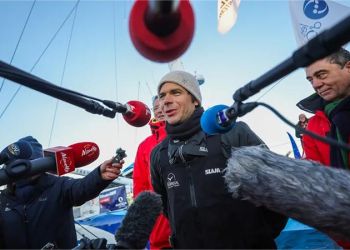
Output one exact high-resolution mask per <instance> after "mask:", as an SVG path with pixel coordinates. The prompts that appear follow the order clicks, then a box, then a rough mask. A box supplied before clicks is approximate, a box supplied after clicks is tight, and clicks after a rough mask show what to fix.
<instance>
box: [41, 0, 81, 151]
mask: <svg viewBox="0 0 350 250" xmlns="http://www.w3.org/2000/svg"><path fill="white" fill-rule="evenodd" d="M79 2H80V0H78V1H77V7H76V8H75V11H74V17H73V22H72V26H71V30H70V35H69V40H68V45H67V50H66V56H65V59H64V64H63V70H62V75H61V81H60V86H61V87H62V85H63V79H64V76H65V73H66V67H67V61H68V55H69V51H70V45H71V42H72V37H73V31H74V26H75V20H76V17H77V12H78V5H79ZM58 103H59V100H58V99H57V100H56V105H55V111H54V115H53V119H52V124H51V130H50V136H49V143H48V146H50V145H51V140H52V134H53V130H54V128H55V121H56V116H57V109H58Z"/></svg>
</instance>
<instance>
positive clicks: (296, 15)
mask: <svg viewBox="0 0 350 250" xmlns="http://www.w3.org/2000/svg"><path fill="white" fill-rule="evenodd" d="M289 9H290V13H291V18H292V25H293V28H294V34H295V38H296V41H297V43H298V45H299V46H301V45H304V44H305V43H306V42H307V41H309V40H310V39H312V38H313V37H315V36H316V35H318V34H319V33H320V32H321V31H323V30H324V29H327V28H330V27H332V26H333V25H335V24H336V23H338V22H339V21H341V20H342V19H344V18H345V17H347V16H349V15H350V7H348V6H345V5H342V4H339V3H336V2H334V1H331V0H289Z"/></svg>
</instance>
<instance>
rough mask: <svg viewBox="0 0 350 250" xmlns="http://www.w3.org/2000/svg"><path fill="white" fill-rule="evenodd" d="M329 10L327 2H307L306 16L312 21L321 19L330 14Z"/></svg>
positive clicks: (310, 0)
mask: <svg viewBox="0 0 350 250" xmlns="http://www.w3.org/2000/svg"><path fill="white" fill-rule="evenodd" d="M328 11H329V8H328V5H327V3H326V1H325V0H305V1H304V14H305V16H307V17H308V18H310V19H321V18H323V17H325V16H326V15H327V14H328Z"/></svg>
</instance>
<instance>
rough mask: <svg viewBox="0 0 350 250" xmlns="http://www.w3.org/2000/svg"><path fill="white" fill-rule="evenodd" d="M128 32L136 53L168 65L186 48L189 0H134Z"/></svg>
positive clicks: (189, 37) (189, 26)
mask: <svg viewBox="0 0 350 250" xmlns="http://www.w3.org/2000/svg"><path fill="white" fill-rule="evenodd" d="M129 33H130V37H131V41H132V42H133V44H134V46H135V48H136V50H137V51H138V52H139V53H140V54H141V55H143V56H144V57H146V58H147V59H149V60H151V61H155V62H170V61H173V60H175V59H176V58H178V57H180V56H181V55H182V54H183V53H184V52H185V51H186V50H187V48H188V47H189V45H190V43H191V41H192V38H193V34H194V13H193V10H192V7H191V4H190V1H189V0H180V1H176V0H168V1H159V0H136V1H135V3H134V5H133V8H132V10H131V13H130V18H129Z"/></svg>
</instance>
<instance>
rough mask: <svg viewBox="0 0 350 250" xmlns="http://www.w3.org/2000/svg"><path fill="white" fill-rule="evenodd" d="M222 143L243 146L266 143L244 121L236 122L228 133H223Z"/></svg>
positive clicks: (230, 145)
mask: <svg viewBox="0 0 350 250" xmlns="http://www.w3.org/2000/svg"><path fill="white" fill-rule="evenodd" d="M222 143H223V144H224V146H228V147H230V149H229V150H230V151H231V147H242V146H256V145H265V146H266V144H265V143H264V142H263V140H261V139H260V138H259V136H257V135H256V134H255V133H254V132H253V131H252V130H251V129H250V128H249V126H248V125H247V124H246V123H244V122H236V124H235V125H234V127H233V128H232V129H231V130H230V131H228V132H227V133H225V134H223V135H222Z"/></svg>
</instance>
